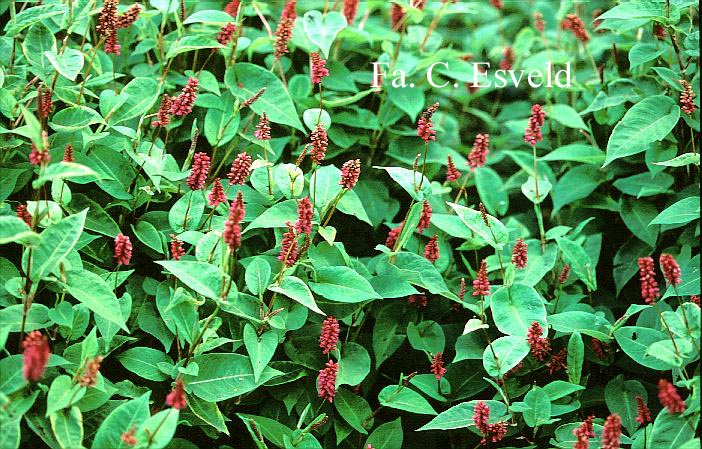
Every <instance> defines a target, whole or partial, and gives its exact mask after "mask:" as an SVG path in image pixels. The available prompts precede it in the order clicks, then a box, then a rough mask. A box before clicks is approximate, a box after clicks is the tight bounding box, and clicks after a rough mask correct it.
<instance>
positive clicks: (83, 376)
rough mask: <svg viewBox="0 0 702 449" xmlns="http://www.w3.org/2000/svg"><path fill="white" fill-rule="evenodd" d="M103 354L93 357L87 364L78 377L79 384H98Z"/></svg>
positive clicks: (85, 385)
mask: <svg viewBox="0 0 702 449" xmlns="http://www.w3.org/2000/svg"><path fill="white" fill-rule="evenodd" d="M101 363H102V356H101V355H99V356H97V357H93V358H92V359H91V360H90V361H88V362H87V363H86V364H85V367H83V370H82V371H81V373H80V377H79V378H78V385H80V386H83V387H94V386H95V385H97V381H98V373H99V372H100V364H101Z"/></svg>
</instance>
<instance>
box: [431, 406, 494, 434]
mask: <svg viewBox="0 0 702 449" xmlns="http://www.w3.org/2000/svg"><path fill="white" fill-rule="evenodd" d="M478 402H484V403H485V404H487V405H488V406H489V407H490V421H492V420H493V418H497V417H502V416H504V415H505V413H507V407H505V404H504V403H502V402H499V401H492V400H487V401H477V400H475V401H470V402H462V403H460V404H458V405H454V406H453V407H451V408H450V409H448V410H446V411H445V412H442V413H441V414H439V415H438V416H437V417H436V418H434V419H432V420H431V421H430V422H429V423H427V424H425V425H424V426H422V427H420V428H419V429H417V430H418V431H422V430H450V429H463V428H465V427H470V426H473V425H475V423H474V422H473V415H474V413H475V412H474V409H475V405H476V404H477V403H478Z"/></svg>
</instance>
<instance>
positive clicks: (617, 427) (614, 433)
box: [602, 413, 622, 449]
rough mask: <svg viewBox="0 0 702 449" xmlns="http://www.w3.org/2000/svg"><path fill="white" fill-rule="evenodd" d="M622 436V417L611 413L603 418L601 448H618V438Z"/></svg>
mask: <svg viewBox="0 0 702 449" xmlns="http://www.w3.org/2000/svg"><path fill="white" fill-rule="evenodd" d="M621 436H622V418H621V417H620V416H619V415H618V414H616V413H612V414H611V415H609V416H608V417H607V420H605V424H604V428H603V429H602V449H619V440H620V438H621Z"/></svg>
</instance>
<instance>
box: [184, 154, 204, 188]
mask: <svg viewBox="0 0 702 449" xmlns="http://www.w3.org/2000/svg"><path fill="white" fill-rule="evenodd" d="M209 173H210V157H209V156H208V155H207V154H205V153H195V156H193V166H192V168H191V169H190V176H188V177H187V179H186V180H185V183H186V184H187V185H188V187H190V189H191V190H202V189H204V188H205V181H207V175H208V174H209Z"/></svg>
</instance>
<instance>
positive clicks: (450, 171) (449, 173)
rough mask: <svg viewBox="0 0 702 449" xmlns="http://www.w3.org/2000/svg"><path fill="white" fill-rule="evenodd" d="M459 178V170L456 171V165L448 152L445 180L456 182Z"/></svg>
mask: <svg viewBox="0 0 702 449" xmlns="http://www.w3.org/2000/svg"><path fill="white" fill-rule="evenodd" d="M459 179H461V172H460V171H458V169H457V168H456V165H455V164H454V163H453V159H452V158H451V155H450V154H449V155H448V156H446V181H448V182H456V181H458V180H459Z"/></svg>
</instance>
